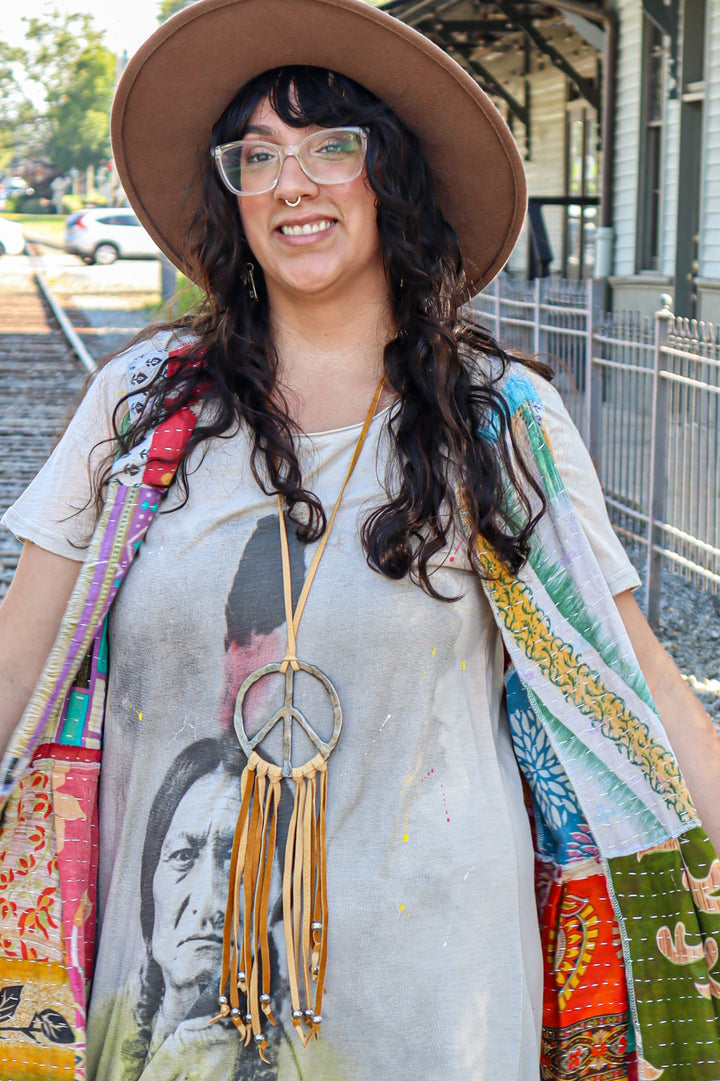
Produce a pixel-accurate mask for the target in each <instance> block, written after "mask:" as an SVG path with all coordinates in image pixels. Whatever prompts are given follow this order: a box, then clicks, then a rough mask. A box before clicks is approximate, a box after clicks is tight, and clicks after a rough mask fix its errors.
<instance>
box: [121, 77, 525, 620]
mask: <svg viewBox="0 0 720 1081" xmlns="http://www.w3.org/2000/svg"><path fill="white" fill-rule="evenodd" d="M265 98H267V99H268V100H269V102H270V104H271V105H272V107H273V109H274V110H275V112H276V113H277V114H278V116H279V117H280V118H281V119H282V120H283V121H284V122H285V123H286V124H289V125H292V126H293V127H298V128H301V127H306V126H309V125H319V126H321V127H328V126H331V127H335V126H340V125H356V126H360V127H363V128H364V129H365V130H366V131H367V135H368V145H367V158H366V170H367V180H368V183H369V184H370V186H371V188H372V190H373V192H374V194H375V198H376V201H377V225H378V231H379V235H380V240H381V245H382V252H383V259H384V266H385V273H386V278H387V283H388V288H389V293H390V297H391V303H392V308H393V315H394V322H395V326H396V327H397V333H396V335H395V337H394V338H392V340H391V341H389V342H388V343H387V345H386V346H385V351H384V367H385V377H386V382H387V384H389V386H390V387H392V388H393V390H394V391H395V392H396V393H397V395H398V399H399V403H400V404H399V407H396V408H394V409H393V410H392V411H391V415H390V419H389V426H390V433H391V437H392V444H393V446H394V454H395V461H394V463H393V465H394V474H395V477H396V484H395V486H394V488H393V490H392V491H389V492H387V493H386V496H387V498H386V501H385V502H384V504H383V505H382V506H380V507H378V508H376V509H375V510H374V511H373V512H372V513H370V514H369V516H368V518H367V519H366V521H365V523H364V526H363V529H362V541H363V545H364V549H365V552H366V555H367V560H368V563H369V564H370V566H371V567H373V568H374V569H375V570H377V571H379V572H380V573H382V574H385V575H387V576H388V577H390V578H395V579H398V578H402V577H404V576H406V575H408V574H409V575H411V577H412V578H413V579H414V580H415V581H417V582H418V583H419V584H420V585H421V586H422V587H423V588H424V589H425V590H426V591H427V592H428V593H430V594H431V595H432V596H435V597H437V596H438V593H437V592H436V590H435V589H434V588H433V584H432V581H431V575H430V573H429V562H430V560H431V558H432V557H433V555H435V553H437V552H438V551H440V550H442V549H443V548H444V547H445V545H446V544H447V542H448V538H449V533H450V530H451V529H452V519H453V512H454V511H455V510H456V506H455V491H456V488H457V486H458V485H459V486H460V487H461V489H462V491H463V497H464V501H465V512H466V520H467V522H468V523H469V527H470V531H471V533H472V537H471V539H470V541H469V544H468V551H469V553H470V555H471V558H472V552H473V551H474V548H475V542H476V540H477V536H478V534H480V533H482V535H483V536H484V537H485V539H486V540H487V542H488V543H489V544H490V545H491V546H492V548H493V549H494V550H495V552H496V553H497V555H498V556H499V557H500V559H501V560H502V561H503V562H504V563H505V564H506V565H507V566H509V567H510V569H511V570H513V571H517V570H518V569H519V567H520V566H521V565H522V563H523V561H524V560H525V558H526V556H527V552H528V542H529V538H530V535H531V532H532V530H533V528H534V526H535V524H536V522H537V520H538V518H539V516H540V514H541V513H542V511H543V509H544V504H543V500H542V495H541V493H540V491H539V489H538V487H537V485H536V484H535V483H534V481H533V478H532V475H531V473H530V471H529V470H528V468H527V467H526V465H524V464H523V461H522V456H521V455H520V454H519V453H518V452H517V448H515V447H514V444H513V439H512V433H511V431H510V416H509V410H508V407H507V405H506V403H505V401H504V400H503V398H502V395H501V393H499V391H498V389H497V382H498V380H499V378H500V377H501V376H502V374H503V373H504V370H505V366H506V364H507V362H508V359H509V358H508V355H507V354H506V353H504V352H503V350H502V349H500V348H499V346H498V345H497V343H496V342H495V341H494V340H493V339H492V338H491V337H490V335H489V334H488V333H487V332H486V331H484V330H483V329H482V328H480V327H478V326H476V325H473V324H469V323H467V322H465V321H463V320H462V318H461V317H460V316H459V308H460V307H461V305H462V304H463V303H464V302H465V301H466V300H467V287H466V282H465V276H464V272H463V261H462V255H461V251H460V246H459V243H458V239H457V236H456V234H455V232H454V230H453V229H452V228H451V226H450V225H449V224H448V222H447V221H446V220H445V218H444V217H443V215H442V213H441V211H440V209H439V207H438V204H437V201H436V197H435V192H434V188H433V181H432V177H431V175H430V171H429V168H428V166H427V163H426V162H425V159H424V157H423V154H422V152H421V149H420V146H419V143H418V140H417V138H416V137H415V135H414V134H413V133H412V132H411V131H409V130H408V129H407V128H406V127H405V126H404V124H403V123H402V122H401V121H400V120H399V119H398V117H397V116H396V115H395V114H394V113H393V112H392V110H391V109H390V108H389V107H388V106H387V105H385V104H384V103H383V102H382V101H380V100H379V99H378V98H377V97H376V96H375V95H373V94H372V93H370V92H369V91H368V90H366V89H365V88H364V87H362V86H360V85H359V84H358V83H356V82H354V81H353V80H351V79H349V78H347V77H346V76H344V75H341V74H338V73H336V72H332V71H327V70H326V69H324V68H314V67H284V68H277V69H274V70H272V71H268V72H265V73H264V74H262V75H260V76H258V77H257V78H255V79H253V80H252V81H251V82H249V83H247V84H246V85H245V86H244V87H243V88H242V90H241V91H240V92H239V93H238V94H237V96H236V97H235V98H234V99H233V101H232V102H231V103H230V104H229V105H228V107H227V108H226V109H225V112H224V113H223V114H222V116H221V117H220V119H219V120H218V121H217V123H216V124H215V126H214V128H213V131H212V145H213V146H217V145H218V144H221V143H224V142H229V141H232V140H234V139H238V138H241V137H242V134H243V132H244V130H245V127H246V126H247V124H248V121H249V120H250V117H251V116H252V114H253V112H254V111H255V109H256V107H257V106H258V104H259V103H260V102H261V101H262V100H264V99H265ZM460 182H461V178H458V183H460ZM186 260H187V264H188V265H189V266H190V267H191V268H192V276H193V277H194V278H195V280H196V281H197V282H198V284H199V285H200V286H201V288H202V290H203V292H204V295H205V300H204V303H203V305H202V307H201V308H200V309H199V310H198V311H196V312H195V313H194V314H193V315H192V316H191V317H188V318H186V319H184V320H180V321H179V322H177V323H175V324H174V327H175V328H176V329H177V328H178V327H179V328H181V329H184V330H186V331H188V332H189V333H191V334H192V335H193V336H194V337H195V343H194V344H193V346H192V347H190V348H189V349H188V350H187V351H186V352H185V360H186V362H185V363H183V364H182V365H181V366H180V368H179V370H178V371H176V372H174V373H173V374H172V375H169V376H168V375H167V372H166V373H165V376H164V378H161V379H159V380H157V381H156V382H155V383H154V384H153V387H152V389H151V391H150V396H149V400H148V403H147V405H146V407H145V409H144V411H143V413H142V415H141V416H140V418H139V419H136V420H135V421H134V423H133V424H132V425H131V426H130V427H129V428H128V429H127V430H126V431H124V432H123V433H118V439H119V443H120V446H121V448H122V450H123V451H125V450H129V449H130V447H131V446H134V445H135V444H136V443H137V442H139V441H140V440H141V439H142V438H143V436H144V435H145V434H146V433H147V431H148V430H149V429H150V428H152V427H153V426H155V425H156V424H157V423H158V422H159V421H160V420H161V419H162V418H163V417H165V416H167V415H168V411H170V412H173V411H175V410H177V409H180V408H181V407H182V406H183V405H184V404H186V403H187V402H188V401H190V400H192V399H195V398H198V397H199V398H201V399H202V400H203V401H204V402H205V403H207V405H208V406H209V407H211V408H207V409H205V410H204V411H203V413H202V416H201V418H200V420H199V422H198V424H197V425H196V427H195V430H194V432H193V434H192V437H191V439H190V443H189V446H188V448H187V450H186V454H185V461H184V462H183V463H182V464H181V467H180V469H179V471H178V475H177V480H176V483H179V484H180V485H181V488H182V490H184V491H185V493H187V489H188V476H187V470H186V467H185V463H186V462H187V457H188V454H189V453H190V451H192V449H193V448H194V447H196V446H197V445H198V444H200V443H202V442H203V441H205V440H207V439H210V438H211V437H216V436H222V435H230V434H232V433H233V432H234V431H235V430H236V429H237V426H238V424H240V423H242V424H245V425H247V426H248V428H249V429H250V430H251V433H252V440H253V441H252V455H251V465H252V470H253V473H254V476H255V478H256V480H257V483H258V484H259V485H260V487H261V488H262V489H263V490H264V491H265V492H267V493H271V492H274V491H278V492H280V493H281V494H282V496H283V497H284V500H285V503H286V506H287V508H288V514H289V516H290V518H291V519H292V520H293V521H294V523H295V524H296V527H297V532H298V536H299V537H300V538H301V539H302V540H304V541H308V542H309V541H313V540H316V539H317V538H318V537H319V536H320V535H321V533H322V531H323V529H324V526H325V512H324V509H323V507H322V505H321V504H320V502H319V500H318V499H317V497H316V496H315V495H314V494H313V492H311V491H309V490H307V489H306V488H305V487H304V486H303V477H302V474H301V470H300V466H299V463H298V457H297V453H296V443H297V440H296V435H297V429H296V426H295V425H294V423H293V421H292V419H291V417H290V415H289V410H288V408H287V403H286V402H285V401H284V399H283V398H282V396H281V395H280V394H279V391H278V387H277V385H276V377H277V371H278V356H277V353H276V350H275V347H274V344H273V341H272V337H271V334H270V313H269V307H268V297H267V292H266V289H265V283H264V280H263V275H262V270H261V269H260V268H256V270H255V273H254V280H255V284H256V287H257V293H258V297H257V300H254V299H252V298H251V296H250V293H249V290H248V288H247V264H248V263H249V262H251V261H253V254H252V252H251V250H250V248H249V247H248V244H247V241H246V239H245V237H244V235H243V232H242V229H241V225H240V217H239V213H238V208H237V201H236V198H235V196H233V195H232V194H231V193H230V192H228V191H227V190H226V189H225V188H224V187H223V185H222V183H221V181H220V180H219V178H218V176H217V174H216V173H215V170H214V167H213V166H212V165H211V162H210V160H209V156H208V164H207V167H206V168H205V170H204V172H203V175H202V198H201V200H200V205H199V208H198V210H197V212H196V213H195V216H194V218H193V220H192V224H191V227H190V230H189V234H188V237H187V245H186ZM483 358H485V361H486V362H485V363H483ZM490 358H493V359H492V363H490ZM520 359H522V358H520ZM198 362H199V363H198ZM491 368H492V374H490V372H491ZM169 402H170V403H171V404H168V403H169ZM106 477H107V470H106V473H105V475H104V476H103V477H102V478H101V484H102V482H104V480H105V479H106ZM504 477H508V478H509V481H510V484H511V486H512V487H513V489H514V490H515V492H516V497H517V498H516V500H515V501H514V502H515V508H514V510H512V511H511V509H510V507H509V505H508V501H507V499H506V498H505V494H504V485H505V483H506V481H505V479H504ZM528 492H534V493H535V495H534V496H529V495H528V494H526V493H528ZM518 505H519V507H520V509H521V513H520V515H519V518H520V520H518V513H517V507H518ZM443 599H449V598H443Z"/></svg>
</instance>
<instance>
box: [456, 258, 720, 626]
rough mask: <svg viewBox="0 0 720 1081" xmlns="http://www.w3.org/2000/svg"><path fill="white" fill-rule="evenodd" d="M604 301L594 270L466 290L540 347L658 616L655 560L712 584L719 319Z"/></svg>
mask: <svg viewBox="0 0 720 1081" xmlns="http://www.w3.org/2000/svg"><path fill="white" fill-rule="evenodd" d="M660 302H661V305H662V306H661V308H660V309H659V311H658V312H657V313H656V314H655V316H654V317H641V316H640V315H639V314H638V313H636V312H630V313H628V312H614V313H610V314H608V313H604V312H601V310H600V308H599V304H598V299H597V293H596V291H595V289H594V286H593V283H592V282H578V283H575V282H565V281H554V280H552V279H536V280H535V282H517V281H513V280H511V279H508V278H507V277H505V276H501V278H500V279H498V280H496V281H495V282H493V284H492V285H491V286H490V287H489V288H488V289H487V290H486V291H485V292H484V293H483V294H481V295H480V296H479V297H476V298H475V300H474V301H473V302H472V309H473V312H474V313H475V315H476V317H477V318H478V320H479V321H480V322H482V323H483V324H484V325H485V326H486V327H487V328H488V329H489V330H490V331H491V333H492V334H493V335H494V336H495V337H496V338H497V339H498V340H499V341H500V342H501V343H502V344H503V345H504V346H506V347H507V348H510V349H514V350H520V351H522V352H525V353H530V354H532V355H534V356H540V357H541V358H548V359H549V360H550V362H551V363H552V365H553V367H554V368H555V371H556V373H557V374H556V377H555V383H556V386H557V387H558V390H559V391H560V393H561V394H562V396H563V399H564V401H565V405H566V406H567V409H568V411H569V413H570V415H571V416H572V418H573V420H574V421H575V423H576V424H577V426H578V428H579V429H580V431H581V433H582V435H583V438H584V439H585V441H586V443H587V445H588V447H589V449H590V453H591V455H592V458H593V461H594V462H595V465H596V467H597V469H598V473H599V475H600V480H601V482H602V485H603V489H604V492H605V498H606V501H607V505H608V509H609V512H610V517H611V520H612V522H613V525H614V526H615V528H616V529H617V531H618V533H619V534H620V535H621V537H623V539H624V540H625V542H626V544H627V545H628V547H629V548H630V549H631V550H632V551H633V554H634V555H635V557H636V558H638V557H641V558H642V560H643V561H644V562H645V565H646V587H647V589H646V607H647V614H648V618H649V619H650V622H651V623H652V624H653V625H654V626H657V624H658V621H659V608H660V590H661V574H660V572H661V568H662V566H663V564H665V565H666V566H668V567H671V568H672V569H673V570H674V571H676V572H678V573H680V574H682V575H683V576H685V577H688V578H690V579H691V580H692V581H694V582H695V584H696V585H699V586H701V587H702V588H704V589H708V590H710V591H712V592H714V593H719V592H720V475H719V474H720V327H713V326H712V325H710V324H703V323H698V322H696V321H694V320H693V321H690V320H685V319H679V318H676V317H675V316H674V315H673V313H672V311H671V310H670V306H669V305H670V297H662V298H660Z"/></svg>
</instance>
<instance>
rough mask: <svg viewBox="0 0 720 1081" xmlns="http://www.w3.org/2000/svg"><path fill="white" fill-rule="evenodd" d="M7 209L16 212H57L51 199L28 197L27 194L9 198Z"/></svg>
mask: <svg viewBox="0 0 720 1081" xmlns="http://www.w3.org/2000/svg"><path fill="white" fill-rule="evenodd" d="M11 204H12V206H11ZM6 210H9V211H12V212H13V213H15V214H54V213H55V207H54V205H53V204H52V203H51V202H50V200H49V199H37V198H30V199H28V198H27V197H26V196H25V195H14V196H13V197H12V198H11V199H8V201H7V206H6Z"/></svg>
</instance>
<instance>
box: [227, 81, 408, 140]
mask: <svg viewBox="0 0 720 1081" xmlns="http://www.w3.org/2000/svg"><path fill="white" fill-rule="evenodd" d="M264 98H267V100H268V101H269V103H270V105H271V106H272V108H273V109H274V110H275V112H276V113H277V115H278V116H279V117H280V119H281V120H282V121H283V122H284V123H286V124H288V125H289V126H290V127H294V128H306V127H311V126H312V125H317V126H318V127H321V128H327V127H343V126H346V125H354V126H357V127H369V126H370V125H372V124H373V123H376V122H377V121H378V120H379V119H381V118H382V117H384V116H387V113H388V109H387V106H386V105H385V104H384V103H383V102H382V101H381V100H380V99H379V98H377V97H376V96H375V95H374V94H372V93H371V92H370V91H369V90H366V89H365V87H364V86H361V85H360V83H356V82H355V81H354V80H353V79H349V78H348V77H347V76H346V75H340V74H339V73H338V72H336V71H328V70H327V69H326V68H316V67H307V66H301V65H297V66H291V67H282V68H273V69H272V70H271V71H265V72H263V73H262V75H258V76H257V77H256V78H255V79H251V80H250V82H249V83H246V85H245V86H244V87H243V88H242V90H240V91H239V93H238V94H237V96H236V97H235V98H234V99H233V101H232V102H231V103H230V105H228V107H227V109H226V110H225V112H224V113H223V115H222V116H221V117H220V119H219V120H218V122H217V124H216V125H215V128H214V129H213V146H216V145H217V144H218V143H223V142H229V141H230V140H232V139H241V138H242V137H243V135H244V133H245V128H246V127H247V125H248V122H249V120H250V117H251V116H252V114H253V113H254V112H255V110H256V108H257V107H258V105H259V104H260V102H261V101H262V100H263V99H264Z"/></svg>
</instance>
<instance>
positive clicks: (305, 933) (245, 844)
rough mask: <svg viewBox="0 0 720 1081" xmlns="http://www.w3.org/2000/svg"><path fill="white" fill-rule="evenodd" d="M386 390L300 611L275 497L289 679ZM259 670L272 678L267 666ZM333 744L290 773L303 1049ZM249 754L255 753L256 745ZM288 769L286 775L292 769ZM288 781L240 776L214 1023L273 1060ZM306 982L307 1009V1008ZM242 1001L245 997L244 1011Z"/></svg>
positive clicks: (289, 895)
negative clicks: (275, 931)
mask: <svg viewBox="0 0 720 1081" xmlns="http://www.w3.org/2000/svg"><path fill="white" fill-rule="evenodd" d="M382 387H383V380H380V382H379V383H378V386H377V389H376V391H375V394H374V395H373V399H372V402H371V403H370V407H369V409H368V411H367V415H366V417H365V420H364V422H363V425H362V429H361V431H360V434H359V436H358V439H357V442H356V444H355V449H354V451H353V454H352V457H351V460H350V464H349V466H348V469H347V472H346V474H345V479H344V481H343V483H342V487H341V488H340V492H339V494H338V497H337V499H336V501H335V506H334V507H333V509H332V512H331V514H330V517H329V519H328V522H327V525H326V527H325V530H324V532H323V535H322V537H321V538H320V541H319V543H318V546H317V548H316V550H315V554H314V555H313V558H312V561H311V563H310V568H309V570H308V572H307V575H306V578H305V582H304V583H303V587H302V590H301V592H300V596H299V598H298V603H297V605H296V607H295V611H294V612H293V606H292V578H291V570H290V548H289V544H288V537H287V525H286V522H285V514H284V510H283V505H282V498H281V496H280V494H279V493H278V509H279V520H280V549H281V555H282V571H283V598H284V604H285V618H286V623H287V647H286V650H285V656H284V658H283V660H282V662H281V663H280V665H279V666H278V667H279V670H280V672H281V673H287V671H288V668H292V669H293V671H295V672H297V671H300V670H301V667H300V662H299V661H298V658H297V653H296V649H297V645H296V639H297V632H298V628H299V626H300V620H301V619H302V615H303V612H304V610H305V603H306V601H307V598H308V595H309V593H310V588H311V586H312V584H313V581H314V578H315V574H316V572H317V569H318V566H319V564H320V560H321V559H322V556H323V552H324V551H325V548H326V546H327V542H328V538H329V536H330V532H331V530H332V528H333V525H334V523H335V519H336V517H337V513H338V510H339V508H340V503H341V502H342V498H343V495H344V494H345V489H346V488H347V486H348V483H349V481H350V478H351V476H352V474H353V472H354V470H355V466H356V465H357V462H358V459H359V457H360V452H361V451H362V448H363V444H364V442H365V439H366V437H367V434H368V431H369V429H370V424H371V422H372V419H373V416H374V415H375V410H376V409H377V405H378V402H379V400H380V394H381V392H382ZM275 671H277V668H276V669H275ZM260 672H261V674H265V673H264V672H262V670H260ZM286 678H288V679H290V678H291V677H289V676H288V677H286ZM323 678H324V677H323ZM331 686H332V685H331ZM269 724H270V722H268V725H269ZM261 731H262V730H261ZM338 732H339V728H338ZM335 738H337V736H335ZM241 742H242V739H241ZM333 745H334V744H333ZM243 746H245V744H243ZM252 746H254V745H251V747H252ZM328 747H329V745H328ZM328 747H324V749H323V751H321V752H318V753H317V754H316V755H315V756H314V757H313V758H311V759H310V760H309V761H308V762H305V763H304V764H303V765H302V766H297V767H290V770H289V772H290V774H291V779H292V781H293V782H294V784H295V799H294V803H293V810H292V815H291V818H290V824H289V827H288V834H287V838H286V843H285V861H284V867H283V882H282V902H283V924H284V930H285V948H286V952H287V968H288V983H289V986H290V1000H291V1003H292V1023H293V1026H294V1027H295V1030H296V1032H297V1034H298V1036H299V1037H300V1039H301V1041H302V1043H303V1044H307V1042H308V1040H309V1039H310V1037H311V1036H313V1035H314V1036H316V1037H317V1035H318V1033H319V1029H320V1024H321V1022H322V1016H321V1009H322V999H323V993H324V987H325V971H326V967H327V871H326V844H325V820H326V808H327V755H328V754H329V753H330V749H331V747H330V748H329V749H328ZM248 750H249V751H250V748H248ZM288 757H289V753H288ZM285 768H286V770H287V765H286V767H285ZM282 776H283V771H282V769H281V768H280V767H279V766H277V765H275V764H274V763H271V762H268V761H266V760H265V759H264V758H262V757H261V756H260V755H259V754H258V753H257V752H256V751H255V750H254V749H253V750H251V751H250V753H249V754H248V760H247V765H246V767H245V769H244V770H243V775H242V780H241V803H240V813H239V815H238V821H237V825H236V828H235V836H234V838H233V847H232V854H231V859H230V877H229V883H228V902H227V910H226V915H225V926H224V929H223V952H222V972H221V977H220V993H219V996H218V1003H219V1005H220V1012H219V1014H218V1015H217V1017H214V1018H213V1021H217V1020H220V1019H221V1018H228V1017H229V1018H230V1020H231V1021H232V1022H233V1024H234V1025H235V1027H236V1028H237V1031H238V1033H239V1035H240V1037H241V1038H242V1039H243V1041H244V1043H245V1045H246V1046H247V1044H249V1043H250V1041H251V1040H253V1039H254V1041H255V1044H256V1047H257V1049H258V1052H259V1054H260V1057H261V1058H262V1059H263V1060H264V1061H265V1062H268V1061H269V1059H268V1058H267V1055H266V1048H267V1046H268V1040H267V1037H266V1036H265V1034H264V1032H263V1022H264V1020H267V1021H268V1022H269V1023H270V1024H271V1025H274V1024H275V1018H274V1016H273V1012H272V1007H271V1001H270V990H271V969H270V941H269V931H268V920H269V907H270V891H271V886H272V872H273V863H274V860H275V853H276V848H277V829H278V812H279V807H280V797H281V780H282ZM241 899H242V905H241ZM241 911H242V920H241ZM241 924H242V926H241ZM301 976H302V979H301ZM301 983H302V990H303V997H304V1004H302V1003H301V996H300V987H301ZM241 996H242V997H243V998H244V999H245V1003H244V1006H243V1004H242V1003H241ZM211 1023H212V1022H211Z"/></svg>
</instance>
